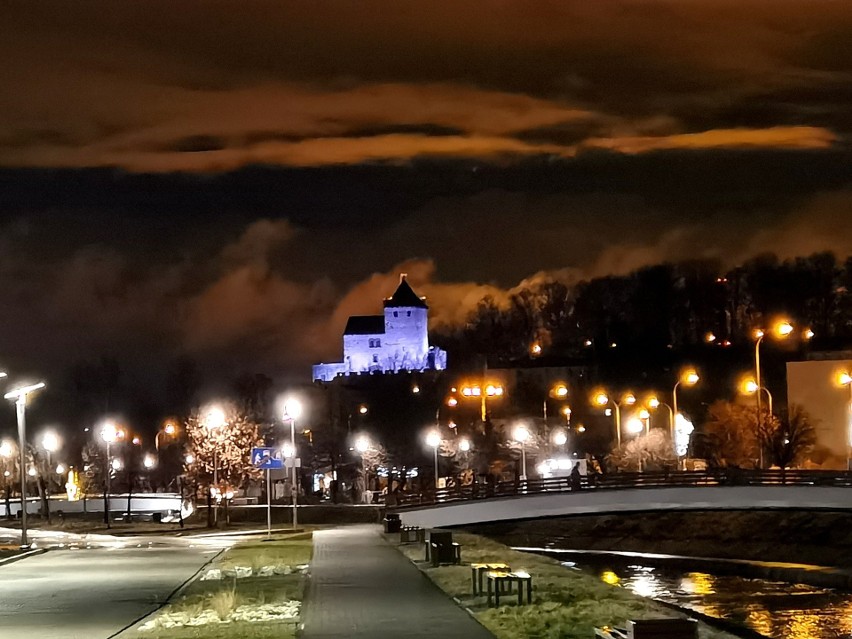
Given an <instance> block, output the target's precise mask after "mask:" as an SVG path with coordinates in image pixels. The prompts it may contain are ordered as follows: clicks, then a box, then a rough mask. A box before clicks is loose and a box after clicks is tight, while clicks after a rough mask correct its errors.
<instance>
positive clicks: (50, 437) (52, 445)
mask: <svg viewBox="0 0 852 639" xmlns="http://www.w3.org/2000/svg"><path fill="white" fill-rule="evenodd" d="M59 446H60V444H59V435H57V434H56V433H54V432H53V431H52V430H49V431H47V432H46V433H44V434H43V435H42V436H41V447H42V448H44V449H45V450H46V451H47V452H49V453H55V452H56V451H57V450H59Z"/></svg>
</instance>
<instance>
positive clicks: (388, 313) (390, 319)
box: [313, 274, 447, 382]
mask: <svg viewBox="0 0 852 639" xmlns="http://www.w3.org/2000/svg"><path fill="white" fill-rule="evenodd" d="M446 367H447V353H446V351H443V350H441V349H440V348H436V347H434V346H429V307H428V306H427V305H426V302H425V301H424V298H421V297H418V296H417V294H416V293H415V292H414V291H413V290H412V288H411V286H410V285H409V284H408V282H407V281H406V278H405V274H403V275H401V276H400V281H399V286H398V287H397V289H396V291H395V292H394V294H393V295H392V296H391V297H389V298H387V299H386V300H385V301H384V313H383V314H382V315H356V316H352V317H350V318H349V321H348V322H347V323H346V329H345V330H344V331H343V361H342V362H334V363H322V364H316V365H315V366H314V367H313V380H314V381H322V382H329V381H331V380H333V379H334V378H335V377H337V376H339V375H352V374H358V373H397V372H400V371H424V370H444V369H445V368H446Z"/></svg>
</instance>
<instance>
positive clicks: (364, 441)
mask: <svg viewBox="0 0 852 639" xmlns="http://www.w3.org/2000/svg"><path fill="white" fill-rule="evenodd" d="M355 450H356V451H358V452H359V453H361V454H363V453H366V452H367V451H368V450H370V440H369V439H368V438H367V436H366V435H361V436H360V437H358V438H357V439H356V440H355Z"/></svg>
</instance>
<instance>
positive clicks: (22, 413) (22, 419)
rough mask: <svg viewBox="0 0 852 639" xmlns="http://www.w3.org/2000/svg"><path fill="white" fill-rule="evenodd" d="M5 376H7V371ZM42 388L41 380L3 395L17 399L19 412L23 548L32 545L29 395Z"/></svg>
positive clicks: (6, 397)
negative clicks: (26, 471)
mask: <svg viewBox="0 0 852 639" xmlns="http://www.w3.org/2000/svg"><path fill="white" fill-rule="evenodd" d="M3 377H5V373H4V374H3ZM42 388H44V382H39V383H38V384H32V385H30V386H22V387H21V388H16V389H15V390H12V391H9V392H8V393H6V394H5V395H4V396H3V397H4V398H5V399H14V400H15V406H16V408H17V413H18V438H19V444H18V448H19V449H20V450H19V452H20V455H21V548H28V547H29V545H30V544H29V541H28V540H27V478H26V477H25V476H24V468H25V467H26V465H27V459H26V448H27V415H26V413H27V395H29V394H30V393H33V392H35V391H37V390H40V389H42Z"/></svg>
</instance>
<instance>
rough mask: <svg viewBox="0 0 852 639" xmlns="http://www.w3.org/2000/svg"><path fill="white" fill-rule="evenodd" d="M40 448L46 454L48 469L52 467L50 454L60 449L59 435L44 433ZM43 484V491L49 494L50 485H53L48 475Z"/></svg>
mask: <svg viewBox="0 0 852 639" xmlns="http://www.w3.org/2000/svg"><path fill="white" fill-rule="evenodd" d="M41 447H42V448H43V449H44V452H45V453H47V467H48V468H50V467H51V466H53V464H52V463H51V460H50V455H51V453H55V452H56V451H58V450H59V447H60V440H59V435H57V434H56V433H55V432H54V431H52V430H48V431H45V432H44V433H42V436H41ZM45 483H46V485H45V490H46V491H47V492H48V493H50V489H51V484H52V483H53V482H52V481H51V477H50V474H48V475H47V477H45Z"/></svg>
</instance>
